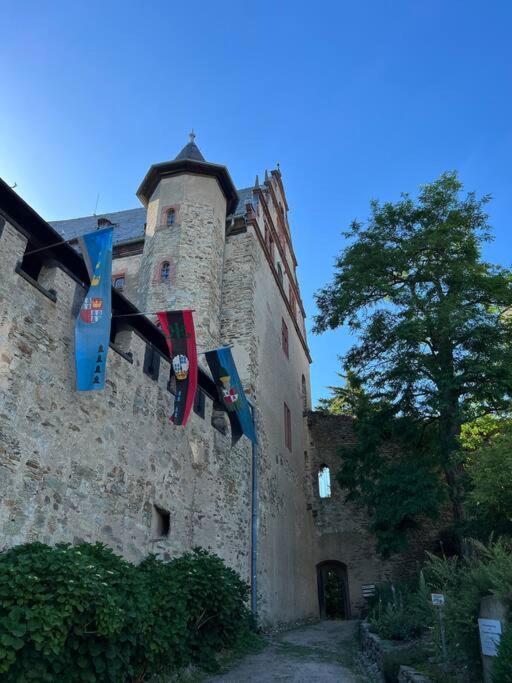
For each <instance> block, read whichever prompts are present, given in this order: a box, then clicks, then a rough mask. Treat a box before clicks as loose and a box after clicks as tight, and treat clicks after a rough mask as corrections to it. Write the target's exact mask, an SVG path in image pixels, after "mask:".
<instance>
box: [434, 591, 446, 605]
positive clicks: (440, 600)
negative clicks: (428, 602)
mask: <svg viewBox="0 0 512 683" xmlns="http://www.w3.org/2000/svg"><path fill="white" fill-rule="evenodd" d="M431 595H432V604H433V605H444V595H443V594H442V593H431Z"/></svg>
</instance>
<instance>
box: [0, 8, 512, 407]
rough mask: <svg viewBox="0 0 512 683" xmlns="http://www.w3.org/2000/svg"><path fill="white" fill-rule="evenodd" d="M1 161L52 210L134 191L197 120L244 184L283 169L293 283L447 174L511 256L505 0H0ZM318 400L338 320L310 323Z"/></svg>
mask: <svg viewBox="0 0 512 683" xmlns="http://www.w3.org/2000/svg"><path fill="white" fill-rule="evenodd" d="M0 10H1V16H2V40H1V41H0V63H1V64H2V78H1V81H0V83H1V91H2V97H1V102H2V103H1V106H0V175H1V176H2V177H3V178H4V179H5V180H6V181H8V182H9V183H11V184H12V183H14V182H16V183H17V184H18V187H17V191H18V192H19V193H20V194H21V196H22V197H23V198H24V199H26V200H27V201H28V202H29V203H30V204H32V206H34V208H35V209H36V210H37V211H39V212H40V213H41V215H42V216H44V217H45V218H47V219H48V220H52V219H61V218H70V217H75V216H81V215H88V214H91V213H92V212H93V211H94V208H95V204H96V197H97V195H98V193H99V194H100V200H99V206H98V212H109V211H116V210H120V209H125V208H131V207H134V206H137V205H138V202H137V199H136V197H135V190H136V189H137V187H138V184H139V182H140V180H141V179H142V178H143V176H144V174H145V172H146V171H147V169H148V167H149V166H150V164H152V163H154V162H158V161H163V160H166V159H169V158H172V157H174V156H175V155H176V153H177V152H178V151H179V149H181V147H182V146H183V145H184V144H185V143H186V141H187V133H188V132H189V130H190V128H191V127H194V129H195V130H196V132H197V140H196V141H197V143H198V145H199V147H200V148H201V150H202V151H203V154H204V155H205V157H206V158H207V159H208V160H210V161H215V162H217V163H224V164H226V165H227V166H228V168H229V170H230V173H231V175H232V177H233V179H234V181H235V183H236V185H237V186H238V187H244V186H247V185H250V184H252V182H253V180H254V177H255V174H256V173H259V174H260V177H261V174H262V173H263V172H264V170H265V168H269V169H270V168H273V167H274V166H275V163H276V162H277V161H279V162H280V164H281V170H282V172H283V178H284V182H285V186H286V189H287V193H288V199H289V204H290V208H291V212H290V216H289V218H290V222H291V226H292V233H293V239H294V245H295V250H296V254H297V259H298V262H299V271H298V272H299V278H300V282H301V289H302V296H303V299H304V303H305V306H306V310H307V312H308V315H309V319H308V328H309V327H310V326H311V324H312V315H313V314H314V310H315V309H314V300H313V293H314V292H315V290H317V289H318V288H319V287H321V286H322V285H323V284H325V283H326V282H327V281H328V280H329V279H330V277H331V274H332V264H333V261H334V258H335V255H336V253H337V252H338V251H339V250H340V249H341V248H342V246H343V239H342V237H341V231H342V230H344V229H345V228H346V227H347V225H348V224H349V222H350V221H351V220H352V219H353V218H356V217H357V218H359V219H364V218H365V217H366V216H367V215H368V203H369V201H370V199H372V198H378V199H383V200H384V199H385V200H394V199H397V198H398V196H399V193H400V192H401V191H405V190H409V191H411V192H414V191H415V189H416V188H417V186H418V185H419V184H421V183H425V182H429V181H431V180H433V179H434V178H436V177H437V176H438V175H439V174H440V173H441V172H442V171H444V170H451V169H457V170H458V171H459V173H460V175H461V178H462V180H463V182H464V183H465V185H466V187H467V188H468V189H474V190H476V191H477V192H478V193H480V194H483V193H487V192H490V193H492V195H493V197H494V199H493V202H492V204H491V205H490V215H491V223H492V225H493V226H494V228H495V233H496V239H495V241H494V243H493V244H491V245H489V246H488V247H487V248H486V256H487V257H488V258H489V259H490V260H494V261H496V262H500V263H502V264H504V265H507V266H508V265H509V264H510V261H511V238H510V228H509V226H510V222H511V218H510V216H512V193H511V181H512V96H511V93H512V89H511V86H512V41H511V40H510V28H511V26H512V3H510V2H508V1H505V0H504V1H502V2H500V1H493V2H483V1H482V2H472V1H471V0H466V1H464V2H462V1H459V0H443V1H441V0H428V1H420V0H407V1H405V0H388V1H386V0H371V1H366V2H364V1H360V2H353V1H351V2H347V1H346V0H338V1H333V2H323V1H322V0H319V1H318V2H316V3H311V2H307V3H306V2H301V1H297V0H294V1H293V2H292V1H291V0H290V1H288V0H287V1H282V2H278V1H277V0H274V1H273V2H267V1H266V0H263V1H259V2H258V3H249V2H244V1H243V0H239V1H238V2H230V1H229V2H223V1H222V0H220V1H219V2H216V3H212V2H206V1H204V2H198V1H196V0H189V1H188V2H186V3H183V2H179V3H178V2H172V1H171V0H167V1H165V2H163V1H161V0H153V1H152V2H140V1H139V2H134V1H131V2H127V1H126V0H124V2H112V1H110V0H104V1H103V2H97V1H96V0H88V1H87V2H78V1H77V2H68V1H67V0H66V2H52V1H51V0H49V1H48V2H26V1H24V0H20V1H19V2H17V3H8V2H7V1H6V0H3V1H0ZM309 340H310V346H311V352H312V355H313V359H314V363H313V366H312V368H311V370H312V384H313V399H314V400H316V399H317V398H318V397H319V396H322V395H326V393H327V392H326V389H325V387H326V385H329V384H332V383H335V382H336V372H337V370H338V369H339V364H338V361H337V356H338V355H339V354H342V353H343V352H344V351H345V350H346V349H347V348H348V347H349V346H350V343H351V339H350V337H349V335H348V334H347V332H346V331H345V330H338V331H336V332H332V333H328V334H325V335H322V336H321V337H314V336H311V335H310V338H309Z"/></svg>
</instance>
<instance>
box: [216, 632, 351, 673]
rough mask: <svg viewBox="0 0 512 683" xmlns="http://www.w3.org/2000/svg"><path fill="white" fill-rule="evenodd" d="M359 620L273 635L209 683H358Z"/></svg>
mask: <svg viewBox="0 0 512 683" xmlns="http://www.w3.org/2000/svg"><path fill="white" fill-rule="evenodd" d="M357 623H358V622H356V621H322V622H320V623H319V624H315V625H314V626H305V627H303V628H298V629H295V630H293V631H285V632H283V633H280V634H278V635H277V636H273V637H272V638H271V639H270V640H269V644H268V645H267V647H266V648H265V649H264V650H262V652H259V653H258V654H255V655H248V656H247V657H245V658H244V659H243V660H242V661H241V662H240V663H239V664H237V665H236V666H235V667H234V668H233V669H231V670H230V671H228V672H227V673H224V674H220V675H218V676H214V677H212V678H209V679H207V681H206V683H215V682H216V683H221V682H222V681H225V682H226V683H228V682H229V683H235V681H236V682H237V683H245V682H246V681H248V682H251V683H259V682H260V681H262V682H265V681H293V682H294V683H324V682H326V683H334V681H336V683H356V682H358V681H361V679H360V678H358V677H357V676H356V674H355V673H354V672H353V671H352V669H351V664H352V652H353V649H354V647H355V644H354V638H355V633H356V628H357Z"/></svg>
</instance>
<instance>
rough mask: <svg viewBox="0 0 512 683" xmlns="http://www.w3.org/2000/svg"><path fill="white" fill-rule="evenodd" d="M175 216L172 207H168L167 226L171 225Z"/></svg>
mask: <svg viewBox="0 0 512 683" xmlns="http://www.w3.org/2000/svg"><path fill="white" fill-rule="evenodd" d="M175 218H176V212H175V210H174V209H169V210H168V211H167V221H166V222H167V227H171V225H174V219H175Z"/></svg>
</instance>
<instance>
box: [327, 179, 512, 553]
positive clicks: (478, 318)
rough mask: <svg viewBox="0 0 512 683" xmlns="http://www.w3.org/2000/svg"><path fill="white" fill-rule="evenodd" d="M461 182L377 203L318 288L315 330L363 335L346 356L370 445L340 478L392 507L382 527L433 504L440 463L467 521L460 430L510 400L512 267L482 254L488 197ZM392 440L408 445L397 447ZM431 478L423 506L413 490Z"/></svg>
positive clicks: (372, 502)
mask: <svg viewBox="0 0 512 683" xmlns="http://www.w3.org/2000/svg"><path fill="white" fill-rule="evenodd" d="M461 191H462V185H461V183H460V182H459V180H458V178H457V175H456V174H455V173H445V174H443V175H442V176H441V177H440V178H439V179H438V180H436V181H435V182H434V183H432V184H430V185H425V186H423V187H422V188H421V190H420V193H419V196H418V198H417V199H416V200H414V199H412V198H411V197H410V196H409V195H407V194H404V195H402V197H401V199H400V201H398V202H396V203H390V202H388V203H384V204H380V203H379V202H377V201H373V202H372V203H371V216H370V219H369V221H368V223H367V225H363V224H361V223H359V222H354V223H353V224H352V226H351V229H350V230H349V231H348V232H347V233H345V237H346V238H347V239H348V240H349V241H350V243H349V245H348V246H347V247H346V248H345V250H344V251H343V252H342V253H341V255H340V256H339V257H338V259H337V261H336V264H335V272H334V278H333V280H332V282H331V284H329V285H328V286H326V287H325V288H324V289H322V290H320V291H319V292H318V293H317V295H316V300H317V304H318V309H319V313H318V315H317V317H316V328H315V331H316V332H317V333H319V332H323V331H324V330H327V329H335V328H337V327H339V326H341V325H344V324H347V325H348V327H349V329H351V330H352V331H353V332H354V333H356V334H357V336H358V341H357V343H356V344H355V345H354V346H353V347H352V348H351V349H350V350H349V351H348V353H347V354H346V355H345V357H344V359H343V362H344V370H345V372H349V371H350V372H352V373H353V374H354V375H355V376H356V377H357V378H358V382H359V384H360V386H361V388H362V389H363V390H364V394H365V399H364V401H363V405H362V406H361V405H360V406H359V409H358V411H357V412H358V420H357V422H358V427H357V428H358V434H359V436H360V437H361V438H362V441H366V442H367V444H369V446H370V448H369V449H366V450H364V448H361V447H359V448H358V447H355V448H354V449H352V452H351V453H350V454H349V455H350V457H345V458H344V460H343V465H342V469H341V473H340V481H341V483H342V484H343V485H345V486H346V487H347V488H348V489H350V490H351V495H352V497H359V498H360V499H361V500H362V502H364V503H365V504H367V505H368V507H369V508H370V509H371V511H372V513H373V514H374V515H375V514H378V513H379V511H380V512H382V514H383V520H382V522H383V524H384V528H383V529H382V534H383V535H385V534H386V533H387V534H388V535H389V534H392V533H393V532H400V531H402V527H403V526H404V525H405V527H408V526H411V525H413V524H414V523H415V522H416V521H417V519H418V517H419V516H420V515H422V514H425V513H427V514H433V513H434V508H435V507H436V506H438V504H439V501H440V500H441V496H440V492H439V491H438V490H436V486H435V485H434V479H433V478H432V477H433V476H435V475H436V476H437V473H440V472H442V473H443V474H444V479H445V481H446V488H447V491H448V494H449V496H450V499H451V504H452V507H453V514H454V518H455V520H456V521H460V520H462V519H463V517H464V510H463V504H462V500H463V486H462V483H463V478H462V476H461V463H460V458H459V457H458V456H457V453H458V452H459V448H460V441H459V437H460V432H461V427H462V425H463V424H465V423H468V422H472V421H474V420H475V419H477V418H478V417H480V416H482V415H488V414H500V413H502V412H504V411H506V410H507V409H508V406H509V400H510V394H511V391H512V344H511V342H512V322H511V319H510V317H509V316H507V315H506V313H507V310H508V309H509V308H510V307H511V306H512V286H511V273H510V271H509V270H507V269H505V268H501V267H499V266H493V265H490V264H488V263H486V262H485V261H483V259H482V254H481V249H482V245H483V243H484V242H486V241H488V240H490V239H491V235H490V228H489V225H488V222H487V218H488V217H487V215H486V213H485V211H484V207H485V205H486V204H487V202H488V201H489V197H488V196H485V197H483V198H481V199H478V198H477V197H476V196H475V194H474V193H469V194H467V195H466V196H462V193H461ZM405 435H407V440H405ZM393 437H394V438H398V441H399V445H401V446H402V447H405V452H402V453H401V454H399V453H398V452H393V448H392V447H391V446H390V444H391V443H392V438H393ZM383 454H387V455H385V457H383ZM427 475H428V476H427ZM425 477H426V478H425ZM427 481H428V482H429V492H430V493H429V495H428V496H427V497H426V498H425V509H424V510H422V505H421V501H414V497H415V496H416V495H418V494H421V491H422V486H423V485H424V484H425V483H426V482H427ZM384 484H385V485H384ZM402 485H404V491H405V496H404V501H405V507H406V508H408V509H406V510H404V514H403V516H402V521H403V524H402V521H400V519H395V520H393V521H392V522H391V523H390V524H387V525H386V519H385V516H386V515H385V511H384V507H385V506H386V505H387V506H389V500H388V499H386V495H387V496H389V495H393V494H394V505H395V506H398V507H400V506H402V505H403V502H404V501H402V499H401V494H400V492H401V490H402ZM396 514H398V513H395V515H396ZM384 547H386V543H385V542H384Z"/></svg>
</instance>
